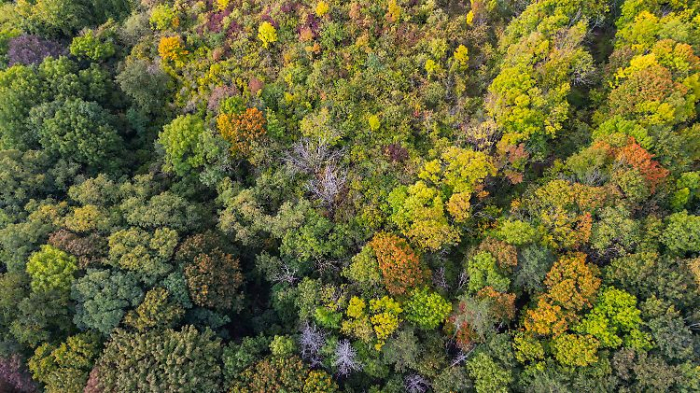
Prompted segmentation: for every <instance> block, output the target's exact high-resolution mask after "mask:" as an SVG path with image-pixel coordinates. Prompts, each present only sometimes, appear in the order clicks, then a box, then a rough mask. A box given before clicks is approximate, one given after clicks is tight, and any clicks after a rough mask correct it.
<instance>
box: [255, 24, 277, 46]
mask: <svg viewBox="0 0 700 393" xmlns="http://www.w3.org/2000/svg"><path fill="white" fill-rule="evenodd" d="M258 39H259V40H260V41H262V43H263V48H267V47H268V46H270V44H271V43H274V42H277V29H275V26H273V25H272V24H270V22H263V23H262V24H261V25H260V27H259V28H258Z"/></svg>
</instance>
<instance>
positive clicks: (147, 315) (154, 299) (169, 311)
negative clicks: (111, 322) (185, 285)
mask: <svg viewBox="0 0 700 393" xmlns="http://www.w3.org/2000/svg"><path fill="white" fill-rule="evenodd" d="M184 313H185V310H183V308H182V307H181V306H180V305H178V304H175V303H174V302H173V299H171V297H170V293H168V291H167V290H165V289H163V288H154V289H151V290H150V291H148V292H146V296H144V298H143V302H141V304H139V306H138V307H136V309H135V310H132V311H129V312H128V313H127V314H126V317H125V318H124V323H125V324H126V325H128V326H131V327H133V328H135V329H136V330H138V331H141V332H142V331H145V330H148V329H153V328H163V327H165V328H167V327H172V326H173V325H174V324H176V323H177V322H178V321H179V320H180V318H182V316H183V315H184Z"/></svg>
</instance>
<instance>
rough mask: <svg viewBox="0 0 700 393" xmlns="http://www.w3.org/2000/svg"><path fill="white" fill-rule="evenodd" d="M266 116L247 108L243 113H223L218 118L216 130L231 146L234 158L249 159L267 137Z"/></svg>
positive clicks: (256, 110) (254, 109) (255, 109)
mask: <svg viewBox="0 0 700 393" xmlns="http://www.w3.org/2000/svg"><path fill="white" fill-rule="evenodd" d="M265 123H266V120H265V116H264V115H263V113H262V112H261V111H260V110H258V109H257V108H247V109H246V110H245V111H244V112H243V113H222V114H220V115H219V116H218V117H217V118H216V128H217V129H218V130H219V133H220V134H221V136H222V137H223V138H224V139H225V140H226V141H227V142H228V143H230V144H231V153H232V154H233V155H234V156H241V157H247V156H249V155H250V154H251V153H252V149H253V148H254V147H255V146H256V144H257V143H259V142H261V141H262V140H263V138H264V137H265V134H266V131H265Z"/></svg>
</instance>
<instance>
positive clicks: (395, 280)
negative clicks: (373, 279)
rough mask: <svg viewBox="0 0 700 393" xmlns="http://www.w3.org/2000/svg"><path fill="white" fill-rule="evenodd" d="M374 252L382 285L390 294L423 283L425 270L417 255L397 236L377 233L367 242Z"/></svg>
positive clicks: (401, 291)
mask: <svg viewBox="0 0 700 393" xmlns="http://www.w3.org/2000/svg"><path fill="white" fill-rule="evenodd" d="M369 245H370V247H372V249H373V250H374V252H375V255H376V257H377V262H378V264H379V270H380V271H381V272H382V278H383V280H384V286H385V287H386V289H387V291H389V293H391V294H395V295H400V294H403V293H406V291H407V290H408V289H410V288H415V287H417V286H419V285H420V284H422V283H423V281H424V280H425V278H426V272H425V270H423V267H422V266H421V264H420V260H419V258H418V255H416V254H415V252H414V251H413V250H412V249H411V247H410V246H409V245H408V243H406V241H405V240H403V239H401V238H400V237H398V236H395V235H391V234H386V233H379V234H377V235H375V236H374V238H373V239H372V241H371V242H370V243H369Z"/></svg>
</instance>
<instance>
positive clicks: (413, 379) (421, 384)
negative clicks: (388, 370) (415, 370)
mask: <svg viewBox="0 0 700 393" xmlns="http://www.w3.org/2000/svg"><path fill="white" fill-rule="evenodd" d="M403 384H404V387H405V388H406V391H407V392H408V393H425V392H427V391H428V389H430V382H428V380H427V379H425V378H423V377H422V376H420V375H418V374H411V375H408V376H406V378H404V379H403Z"/></svg>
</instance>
